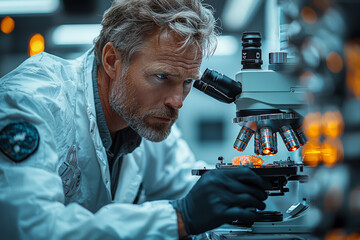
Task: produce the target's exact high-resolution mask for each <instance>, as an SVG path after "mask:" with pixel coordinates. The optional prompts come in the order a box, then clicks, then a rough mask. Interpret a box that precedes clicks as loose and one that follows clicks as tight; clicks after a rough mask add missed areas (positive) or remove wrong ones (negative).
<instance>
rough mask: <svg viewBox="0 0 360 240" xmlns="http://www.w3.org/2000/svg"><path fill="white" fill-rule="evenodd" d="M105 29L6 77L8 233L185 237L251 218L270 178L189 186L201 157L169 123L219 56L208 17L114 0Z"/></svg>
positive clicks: (168, 4)
mask: <svg viewBox="0 0 360 240" xmlns="http://www.w3.org/2000/svg"><path fill="white" fill-rule="evenodd" d="M102 25H103V29H102V31H101V33H100V36H99V37H98V39H97V40H96V43H95V49H94V50H90V51H89V52H87V53H86V54H85V55H84V56H82V57H80V58H78V59H75V60H64V59H61V58H58V57H55V56H52V55H49V54H46V53H43V54H39V55H37V56H34V57H32V58H30V59H28V60H27V61H25V62H24V63H23V64H22V65H20V66H19V67H18V68H17V69H15V70H14V71H12V72H11V73H9V74H8V75H6V76H5V77H4V78H2V79H1V80H0V129H1V132H0V149H1V153H0V191H1V192H0V212H1V219H0V230H1V231H0V232H1V234H2V236H5V238H8V239H178V238H182V237H184V236H187V235H189V234H199V233H202V232H205V231H207V230H210V229H212V228H215V227H217V226H219V225H221V224H223V223H228V222H231V221H233V220H235V219H242V220H243V221H245V222H246V221H249V222H250V221H253V219H254V214H253V213H252V212H251V211H248V210H247V209H246V208H249V207H252V208H254V207H255V208H259V209H264V207H265V205H264V203H263V202H262V201H263V200H265V199H266V194H265V192H264V190H263V182H262V179H261V178H260V177H259V176H257V175H255V174H254V173H253V172H251V171H246V170H244V169H242V170H241V169H239V170H235V171H220V170H219V171H212V172H209V173H207V174H205V175H204V176H203V177H202V178H200V180H199V181H198V182H197V183H196V184H195V185H194V186H193V184H194V178H192V177H191V176H190V169H191V168H192V167H195V165H196V162H195V160H194V157H193V155H192V153H191V152H190V150H189V148H188V146H187V145H186V143H185V142H184V141H183V140H182V139H181V137H180V134H179V131H178V130H177V128H176V126H173V127H172V128H171V126H172V125H173V123H174V122H175V120H176V119H177V116H178V110H179V109H180V108H181V107H182V104H183V101H184V99H185V97H186V96H187V94H188V93H189V91H190V88H191V84H192V81H193V79H197V78H199V69H200V65H201V60H202V58H203V56H205V55H206V54H207V53H211V52H212V50H213V49H212V44H213V41H214V37H215V34H214V18H213V16H212V12H211V11H210V10H209V9H208V8H206V7H204V6H203V5H202V4H201V3H200V1H199V0H191V1H190V0H178V1H174V0H157V1H149V0H132V1H128V0H127V1H115V2H114V3H113V5H112V7H111V8H110V9H109V10H108V11H107V12H106V13H105V15H104V19H103V21H102ZM165 139H166V140H165ZM140 142H141V143H140ZM190 189H191V190H190ZM189 190H190V191H189Z"/></svg>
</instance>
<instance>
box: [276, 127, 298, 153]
mask: <svg viewBox="0 0 360 240" xmlns="http://www.w3.org/2000/svg"><path fill="white" fill-rule="evenodd" d="M280 135H281V137H282V139H283V140H284V143H285V146H286V148H287V150H288V151H290V152H293V151H295V150H297V149H298V148H299V147H300V143H299V140H298V139H297V137H296V134H295V132H294V130H293V129H292V128H291V127H290V126H289V125H285V126H282V127H281V128H280Z"/></svg>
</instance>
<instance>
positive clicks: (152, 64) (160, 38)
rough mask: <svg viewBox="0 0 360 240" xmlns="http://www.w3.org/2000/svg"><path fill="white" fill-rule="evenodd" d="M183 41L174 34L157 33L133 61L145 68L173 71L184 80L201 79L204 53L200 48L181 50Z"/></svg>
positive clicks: (149, 38)
mask: <svg viewBox="0 0 360 240" xmlns="http://www.w3.org/2000/svg"><path fill="white" fill-rule="evenodd" d="M183 41H184V39H182V38H180V37H179V36H177V35H176V34H174V33H169V32H166V31H165V32H160V31H155V32H154V33H153V34H151V35H150V36H149V37H147V38H146V39H145V42H144V44H143V46H142V48H141V50H140V51H139V52H138V53H136V54H135V55H134V59H133V60H134V61H140V62H142V64H143V66H144V67H145V68H154V69H155V68H158V69H159V70H164V71H165V70H167V71H172V72H174V73H176V74H177V75H181V76H182V77H184V78H199V77H200V76H199V74H200V65H201V62H202V51H201V49H200V48H199V47H198V46H189V47H187V48H185V49H180V47H181V46H182V43H183ZM194 45H196V44H194ZM159 73H161V72H159Z"/></svg>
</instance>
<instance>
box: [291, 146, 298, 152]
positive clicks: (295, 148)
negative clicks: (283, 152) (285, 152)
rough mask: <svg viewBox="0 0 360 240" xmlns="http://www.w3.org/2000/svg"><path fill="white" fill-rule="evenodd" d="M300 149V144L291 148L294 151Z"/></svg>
mask: <svg viewBox="0 0 360 240" xmlns="http://www.w3.org/2000/svg"><path fill="white" fill-rule="evenodd" d="M298 149H299V146H292V147H291V148H290V149H289V151H290V152H293V151H296V150H298Z"/></svg>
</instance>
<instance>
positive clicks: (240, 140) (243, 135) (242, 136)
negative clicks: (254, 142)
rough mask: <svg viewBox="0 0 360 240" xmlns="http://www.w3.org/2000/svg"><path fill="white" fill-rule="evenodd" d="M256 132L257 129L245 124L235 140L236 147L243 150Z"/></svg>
mask: <svg viewBox="0 0 360 240" xmlns="http://www.w3.org/2000/svg"><path fill="white" fill-rule="evenodd" d="M254 132H255V131H254V130H252V129H251V128H248V127H245V126H243V127H242V128H241V130H240V132H239V135H238V137H237V138H236V140H235V143H234V148H235V149H236V150H238V151H240V152H243V151H244V150H245V148H246V146H247V144H248V143H249V141H250V139H251V137H252V135H253V134H254Z"/></svg>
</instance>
